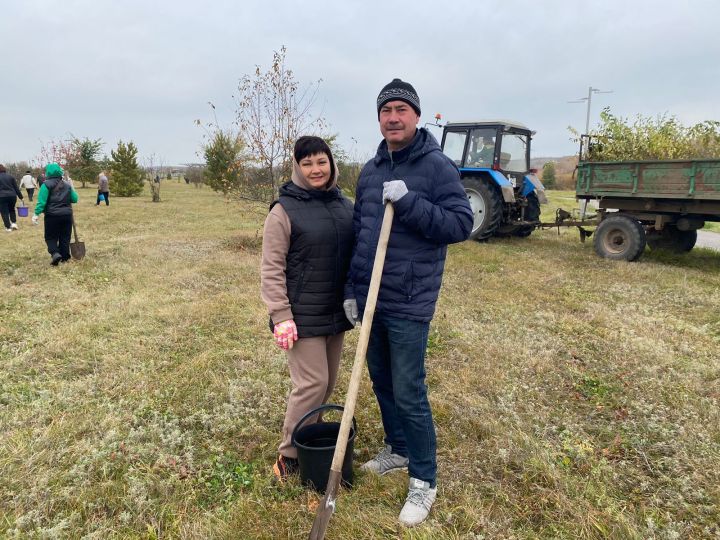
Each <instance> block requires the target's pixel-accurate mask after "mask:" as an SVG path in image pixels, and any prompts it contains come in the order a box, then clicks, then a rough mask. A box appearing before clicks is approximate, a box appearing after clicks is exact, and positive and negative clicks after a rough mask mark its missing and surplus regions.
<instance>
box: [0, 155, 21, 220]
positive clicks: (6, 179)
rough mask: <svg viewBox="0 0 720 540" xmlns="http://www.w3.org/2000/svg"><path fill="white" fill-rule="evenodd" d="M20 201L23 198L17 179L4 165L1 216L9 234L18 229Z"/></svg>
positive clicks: (0, 174)
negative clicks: (16, 211) (17, 207)
mask: <svg viewBox="0 0 720 540" xmlns="http://www.w3.org/2000/svg"><path fill="white" fill-rule="evenodd" d="M18 199H20V200H21V201H22V200H23V196H22V192H21V191H20V188H18V185H17V182H16V181H15V177H14V176H12V175H11V174H10V173H9V172H7V169H6V168H5V166H4V165H0V215H1V216H2V221H3V225H5V230H6V231H7V232H12V231H13V230H15V229H17V228H18V226H17V223H16V221H17V216H16V215H15V204H16V203H17V200H18Z"/></svg>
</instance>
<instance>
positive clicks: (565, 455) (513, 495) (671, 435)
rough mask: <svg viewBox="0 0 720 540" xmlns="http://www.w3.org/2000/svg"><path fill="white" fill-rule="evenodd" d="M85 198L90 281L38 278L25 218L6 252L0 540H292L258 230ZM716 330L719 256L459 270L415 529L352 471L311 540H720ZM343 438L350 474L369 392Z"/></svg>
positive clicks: (292, 499)
mask: <svg viewBox="0 0 720 540" xmlns="http://www.w3.org/2000/svg"><path fill="white" fill-rule="evenodd" d="M94 196H95V192H94V190H92V189H86V190H80V202H79V204H78V205H77V208H76V216H77V221H78V226H79V232H80V235H81V239H82V240H84V241H85V242H86V245H87V257H86V258H85V259H84V260H83V261H81V262H76V261H73V262H71V263H68V264H65V265H63V266H60V267H57V268H53V267H51V266H49V264H48V263H49V256H48V254H47V253H46V252H45V248H44V245H43V241H42V227H32V226H31V225H30V221H29V218H24V219H22V220H21V224H20V230H19V231H16V232H13V233H11V234H3V236H2V237H0V288H1V289H2V295H0V359H1V360H0V537H8V538H80V537H84V538H98V539H100V538H103V539H105V538H117V539H120V538H146V539H152V538H228V539H229V538H243V539H244V538H268V539H270V538H305V537H306V535H307V533H308V531H309V530H310V526H311V523H312V520H313V517H314V507H315V505H316V503H317V500H318V497H317V495H315V494H313V493H312V492H308V491H306V490H305V489H303V488H302V487H301V486H300V485H299V483H298V482H291V483H289V484H288V485H286V486H282V487H276V486H274V485H272V483H271V481H270V466H271V464H272V462H273V460H274V458H275V453H276V447H277V444H278V435H279V433H280V429H281V424H282V416H283V411H284V405H285V399H286V395H287V392H288V390H289V378H288V374H287V367H286V362H285V357H284V354H283V353H282V351H280V350H279V349H278V348H276V347H275V345H274V344H273V341H272V339H271V335H270V333H269V332H268V329H267V315H266V312H265V309H264V306H263V304H262V302H261V301H260V298H259V292H258V288H259V275H258V270H259V263H260V246H261V241H262V240H261V224H262V221H263V219H264V215H265V212H266V209H265V208H263V207H256V208H252V207H250V206H244V205H240V204H238V203H228V202H225V201H224V200H223V199H222V198H220V197H219V196H218V195H216V194H214V193H212V192H211V191H209V190H207V189H195V188H193V187H192V186H186V185H184V184H183V185H180V184H175V183H174V182H164V183H163V187H162V197H163V202H162V203H159V204H153V203H151V202H150V197H149V195H148V194H147V192H146V193H145V194H144V195H143V196H142V197H139V198H134V199H119V198H113V199H112V203H111V206H110V207H108V208H106V207H104V206H101V207H99V208H96V207H95V206H94ZM566 199H567V200H566ZM552 202H553V205H558V204H560V205H562V206H565V207H566V208H567V207H570V206H573V205H574V199H573V197H572V195H571V194H569V193H555V194H553V199H552ZM553 205H551V207H550V208H548V209H547V211H546V214H545V217H546V218H547V219H548V220H550V219H552V206H553ZM718 306H720V253H717V252H712V251H709V250H703V249H696V250H693V251H692V252H691V253H689V254H687V255H685V256H673V255H668V254H661V253H652V252H646V253H645V254H644V255H643V257H642V259H641V260H640V261H639V262H637V263H615V262H610V261H606V260H602V259H599V258H597V257H596V256H595V254H594V252H593V249H592V245H591V243H589V242H588V243H586V244H581V243H580V242H579V241H578V237H577V232H575V231H573V230H561V231H560V234H558V233H557V231H556V230H546V231H536V232H534V233H533V234H532V236H531V237H530V238H528V239H507V240H497V241H492V242H490V243H486V244H480V243H476V242H466V243H463V244H461V245H455V246H452V247H451V248H450V250H449V259H448V264H447V270H446V273H445V278H444V286H443V291H442V293H441V300H440V302H439V304H438V308H437V313H436V316H435V320H434V323H433V325H432V331H431V338H430V343H429V347H428V354H429V356H428V384H429V387H430V398H431V403H432V405H433V409H434V414H435V419H436V423H437V428H438V447H439V449H438V460H439V479H438V487H439V492H438V500H437V503H436V505H435V507H434V509H433V511H432V513H431V517H430V519H429V520H428V521H427V522H426V523H425V524H423V525H422V526H420V527H418V528H417V529H414V530H403V529H401V528H400V527H399V526H398V525H397V521H396V519H397V514H398V512H399V510H400V507H401V505H402V502H403V500H404V496H405V492H406V482H407V476H406V475H405V474H404V473H397V474H395V475H390V476H387V477H383V478H374V477H370V476H367V475H363V474H360V473H359V472H358V473H357V474H356V480H357V481H356V485H355V487H354V488H353V489H352V490H344V491H343V492H342V494H341V497H340V499H339V500H338V509H337V512H336V514H335V516H334V517H333V519H332V521H331V523H330V529H329V531H328V535H327V537H328V538H333V539H349V538H408V539H431V538H432V539H436V538H443V539H444V538H448V539H455V538H458V539H460V538H463V539H464V538H469V539H490V538H514V539H530V538H568V539H570V538H637V539H648V538H657V539H680V538H720V527H719V526H718V522H720V467H718V464H719V463H720V408H719V407H718V405H719V402H720V310H719V309H718ZM356 340H357V332H353V333H351V334H350V335H349V336H348V338H347V340H346V347H345V352H344V359H345V360H344V364H343V372H342V375H341V380H340V382H339V388H338V390H337V391H336V394H335V396H334V400H333V401H335V402H338V403H342V402H343V400H344V395H345V389H346V385H347V380H348V376H349V369H350V364H351V362H352V358H353V354H354V348H355V344H356ZM356 417H357V420H358V425H359V434H358V438H357V441H356V444H355V450H356V459H355V461H356V465H357V463H358V462H361V461H363V460H365V459H367V458H368V457H369V456H370V455H371V454H373V453H374V452H375V451H376V450H377V449H378V448H379V446H380V445H381V437H382V428H381V424H380V419H379V412H378V409H377V405H376V403H375V400H374V398H373V395H372V390H371V388H370V385H369V383H368V380H367V375H365V380H364V382H363V384H362V385H361V390H360V398H359V401H358V406H357V410H356Z"/></svg>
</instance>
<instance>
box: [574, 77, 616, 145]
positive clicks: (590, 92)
mask: <svg viewBox="0 0 720 540" xmlns="http://www.w3.org/2000/svg"><path fill="white" fill-rule="evenodd" d="M612 92H613V91H612V90H600V89H598V88H593V87H592V86H588V95H587V97H582V98H579V99H576V100H573V101H568V103H583V102H585V101H587V114H586V115H585V133H584V134H585V135H589V133H590V105H591V103H592V95H593V94H612Z"/></svg>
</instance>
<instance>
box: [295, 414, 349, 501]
mask: <svg viewBox="0 0 720 540" xmlns="http://www.w3.org/2000/svg"><path fill="white" fill-rule="evenodd" d="M330 409H332V410H336V411H342V410H344V409H343V407H341V406H340V405H322V406H320V407H318V408H317V409H313V410H312V411H310V412H309V413H307V414H306V415H305V416H303V417H302V418H301V419H300V421H299V422H298V423H297V425H296V426H295V429H294V430H293V433H292V443H293V445H294V446H295V448H297V454H298V464H299V466H300V480H301V481H302V483H303V484H305V485H306V486H309V487H311V488H313V489H315V490H317V491H319V492H321V493H323V492H324V491H325V488H326V487H327V481H328V475H329V474H330V466H331V465H332V460H333V454H334V453H335V446H336V445H337V438H338V434H339V433H340V422H317V423H314V424H308V425H307V426H303V423H305V421H306V420H307V419H308V418H310V417H311V416H313V415H316V414H318V413H319V412H321V411H325V410H330ZM356 434H357V423H356V422H355V418H353V419H352V426H351V428H350V434H349V435H348V442H347V447H346V450H345V459H344V460H343V466H342V483H343V485H345V486H352V482H353V469H352V461H353V444H354V441H355V435H356Z"/></svg>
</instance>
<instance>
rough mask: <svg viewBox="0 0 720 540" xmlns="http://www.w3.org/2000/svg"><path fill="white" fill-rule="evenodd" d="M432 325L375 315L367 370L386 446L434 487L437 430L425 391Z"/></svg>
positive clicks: (412, 473)
mask: <svg viewBox="0 0 720 540" xmlns="http://www.w3.org/2000/svg"><path fill="white" fill-rule="evenodd" d="M429 328H430V323H422V322H416V321H408V320H406V319H398V318H395V317H391V316H389V315H387V314H384V313H375V316H374V319H373V324H372V329H371V331H370V342H369V343H368V350H367V364H368V371H369V372H370V379H371V380H372V383H373V391H374V392H375V396H376V397H377V400H378V404H379V405H380V414H381V416H382V422H383V428H384V429H385V444H389V445H390V446H391V447H392V452H393V453H394V454H398V455H401V456H406V457H407V458H408V461H409V465H408V473H409V474H410V476H411V477H413V478H419V479H420V480H424V481H426V482H430V487H435V480H436V475H437V462H436V460H435V453H436V447H437V443H436V440H435V426H434V425H433V419H432V411H431V410H430V402H429V401H428V398H427V386H426V385H425V349H426V347H427V340H428V330H429Z"/></svg>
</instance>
